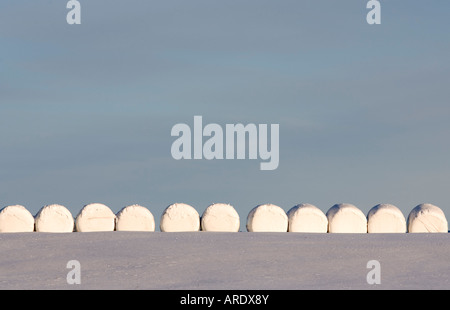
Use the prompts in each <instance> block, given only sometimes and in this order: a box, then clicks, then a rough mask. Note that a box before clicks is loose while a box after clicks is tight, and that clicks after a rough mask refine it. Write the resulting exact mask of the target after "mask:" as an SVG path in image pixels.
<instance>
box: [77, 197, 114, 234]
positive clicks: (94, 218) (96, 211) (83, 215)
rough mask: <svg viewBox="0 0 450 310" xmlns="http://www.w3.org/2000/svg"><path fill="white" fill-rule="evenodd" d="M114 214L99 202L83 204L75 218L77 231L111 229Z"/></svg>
mask: <svg viewBox="0 0 450 310" xmlns="http://www.w3.org/2000/svg"><path fill="white" fill-rule="evenodd" d="M115 218H116V215H115V214H114V213H113V212H112V211H111V209H110V208H109V207H107V206H105V205H104V204H101V203H91V204H88V205H86V206H84V207H83V208H82V209H81V211H80V213H79V214H78V215H77V218H76V220H75V226H76V230H77V231H78V232H91V231H113V230H114V224H115V223H114V222H115Z"/></svg>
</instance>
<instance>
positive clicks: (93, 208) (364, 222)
mask: <svg viewBox="0 0 450 310" xmlns="http://www.w3.org/2000/svg"><path fill="white" fill-rule="evenodd" d="M239 228H240V220H239V214H238V213H237V212H236V210H235V209H234V208H233V206H231V205H229V204H223V203H215V204H212V205H210V206H209V207H208V208H206V210H205V211H204V212H203V214H202V216H201V217H200V215H199V213H198V212H197V211H196V209H195V208H193V207H192V206H190V205H188V204H185V203H175V204H172V205H170V206H168V207H167V208H166V209H165V210H164V212H163V214H162V216H161V220H160V230H161V231H162V232H175V231H200V230H202V231H228V232H237V231H239ZM114 230H116V231H155V220H154V217H153V214H152V213H151V212H150V211H149V210H148V209H147V208H145V207H143V206H140V205H130V206H126V207H124V208H123V209H121V210H120V211H119V212H118V213H117V214H114V213H113V212H112V211H111V209H110V208H109V207H107V206H106V205H104V204H101V203H92V204H88V205H86V206H84V207H83V208H82V209H81V211H80V212H79V214H78V215H77V216H76V218H75V219H74V218H73V216H72V214H71V213H70V211H69V210H68V209H67V208H66V207H64V206H62V205H58V204H54V205H47V206H44V207H42V208H41V209H40V210H39V211H38V213H37V214H36V216H33V215H32V214H31V213H30V212H29V211H28V210H27V209H26V208H25V207H23V206H21V205H14V206H7V207H5V208H3V209H2V210H1V211H0V232H32V231H37V232H73V231H77V232H93V231H114ZM247 231H249V232H263V231H265V232H307V233H405V232H410V233H416V232H447V231H448V223H447V219H446V217H445V214H444V212H443V211H442V210H441V209H440V208H439V207H437V206H435V205H432V204H420V205H418V206H416V207H415V208H414V209H412V210H411V212H410V213H409V216H408V220H407V221H406V219H405V217H404V216H403V214H402V212H401V211H400V209H398V208H397V207H396V206H394V205H391V204H379V205H376V206H375V207H373V208H372V209H371V210H370V211H369V212H368V214H367V216H365V215H364V213H363V212H362V211H361V210H360V209H358V208H357V207H355V206H354V205H352V204H345V203H342V204H335V205H334V206H332V207H331V208H330V209H329V210H328V211H327V213H326V214H325V213H323V212H322V211H321V210H320V209H319V208H317V207H316V206H314V205H311V204H299V205H296V206H294V207H292V208H291V209H290V210H289V211H288V212H287V213H286V212H285V211H284V210H283V209H282V208H280V207H279V206H276V205H273V204H262V205H258V206H256V207H255V208H253V209H252V210H251V211H250V212H249V214H248V216H247Z"/></svg>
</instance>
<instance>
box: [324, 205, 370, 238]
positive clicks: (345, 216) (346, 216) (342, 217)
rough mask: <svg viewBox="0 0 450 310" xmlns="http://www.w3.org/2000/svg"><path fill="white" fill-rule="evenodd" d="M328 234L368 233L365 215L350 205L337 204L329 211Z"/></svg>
mask: <svg viewBox="0 0 450 310" xmlns="http://www.w3.org/2000/svg"><path fill="white" fill-rule="evenodd" d="M326 215H327V218H328V232H330V233H366V232H367V219H366V216H365V215H364V213H363V212H362V211H361V210H360V209H358V208H357V207H355V206H354V205H352V204H349V203H340V204H335V205H334V206H332V207H331V208H330V209H329V210H328V211H327V214H326Z"/></svg>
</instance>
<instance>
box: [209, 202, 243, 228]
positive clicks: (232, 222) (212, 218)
mask: <svg viewBox="0 0 450 310" xmlns="http://www.w3.org/2000/svg"><path fill="white" fill-rule="evenodd" d="M201 226H202V230H203V231H228V232H237V231H239V226H240V221H239V214H238V213H237V212H236V210H235V209H234V208H233V206H231V205H229V204H224V203H214V204H212V205H210V206H209V207H208V208H206V210H205V212H203V214H202V218H201Z"/></svg>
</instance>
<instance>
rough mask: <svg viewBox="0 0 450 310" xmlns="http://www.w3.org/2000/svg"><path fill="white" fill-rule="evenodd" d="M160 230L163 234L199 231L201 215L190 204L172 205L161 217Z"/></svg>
mask: <svg viewBox="0 0 450 310" xmlns="http://www.w3.org/2000/svg"><path fill="white" fill-rule="evenodd" d="M160 229H161V231H162V232H179V231H198V230H200V215H199V214H198V212H197V210H195V208H194V207H192V206H190V205H188V204H185V203H174V204H171V205H170V206H168V207H167V208H166V209H165V210H164V212H163V214H162V215H161V220H160Z"/></svg>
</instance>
